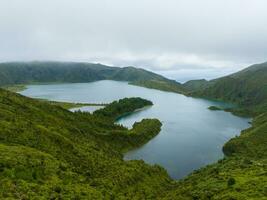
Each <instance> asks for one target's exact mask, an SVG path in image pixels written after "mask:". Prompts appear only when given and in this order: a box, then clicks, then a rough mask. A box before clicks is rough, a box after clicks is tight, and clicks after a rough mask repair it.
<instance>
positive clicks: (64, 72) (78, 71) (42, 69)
mask: <svg viewBox="0 0 267 200" xmlns="http://www.w3.org/2000/svg"><path fill="white" fill-rule="evenodd" d="M97 80H117V81H129V82H132V81H143V80H161V81H166V80H168V79H166V78H164V77H163V76H160V75H158V74H155V73H152V72H149V71H146V70H144V69H139V68H134V67H125V68H119V67H109V66H105V65H101V64H91V63H75V62H13V63H1V64H0V86H6V85H16V84H30V83H50V82H54V83H57V82H58V83H62V82H69V83H74V82H79V83H82V82H91V81H97Z"/></svg>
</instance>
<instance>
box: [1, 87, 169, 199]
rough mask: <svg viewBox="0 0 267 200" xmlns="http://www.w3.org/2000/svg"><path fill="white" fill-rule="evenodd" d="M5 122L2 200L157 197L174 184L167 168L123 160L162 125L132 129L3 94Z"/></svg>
mask: <svg viewBox="0 0 267 200" xmlns="http://www.w3.org/2000/svg"><path fill="white" fill-rule="evenodd" d="M145 103H146V102H145ZM134 104H135V102H132V105H133V106H134V108H136V106H135V105H134ZM136 105H138V107H140V105H141V104H140V100H138V102H137V104H136ZM127 109H128V108H127ZM0 119H1V120H0V152H1V153H0V185H1V187H0V199H5V198H7V199H112V198H114V197H115V196H116V197H117V198H119V197H121V199H125V197H128V198H131V199H134V198H135V197H136V199H138V198H139V199H142V198H144V197H145V196H147V197H148V196H149V197H151V198H153V197H154V198H155V197H156V196H158V195H161V193H162V194H163V193H164V191H167V190H168V188H169V186H170V185H171V184H170V179H169V178H168V176H167V174H166V172H165V171H164V170H163V169H162V168H160V167H157V166H152V167H151V166H148V165H146V164H144V162H143V161H129V162H124V161H123V160H122V154H121V150H122V149H125V148H129V147H134V146H136V145H137V146H138V145H141V144H142V143H144V142H146V141H148V140H149V139H150V138H151V137H153V135H155V134H157V133H158V132H159V130H160V126H161V124H160V122H159V121H158V120H152V119H151V120H148V119H146V120H143V121H142V122H140V123H136V124H135V125H134V127H133V129H131V130H128V129H126V128H124V127H121V126H118V125H115V124H113V122H110V120H106V119H105V118H103V117H98V116H95V115H92V114H88V113H80V112H77V113H72V112H69V111H67V110H64V109H62V108H61V107H57V106H52V105H50V104H49V103H46V102H39V101H37V100H32V99H29V98H26V97H23V96H21V95H17V94H13V93H10V92H7V91H4V90H1V89H0ZM140 188H141V189H140Z"/></svg>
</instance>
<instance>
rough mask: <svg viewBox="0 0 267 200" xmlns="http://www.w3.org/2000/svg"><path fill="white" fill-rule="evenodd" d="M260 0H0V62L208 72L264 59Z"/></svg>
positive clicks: (194, 74)
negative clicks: (41, 61) (38, 62)
mask: <svg viewBox="0 0 267 200" xmlns="http://www.w3.org/2000/svg"><path fill="white" fill-rule="evenodd" d="M266 9H267V1H266V0H0V62H4V61H24V60H25V61H28V60H60V61H86V62H100V63H103V64H108V65H114V66H129V65H133V66H138V67H142V68H146V69H149V70H152V71H155V72H158V73H161V74H163V75H166V76H168V77H170V78H174V79H177V80H179V81H184V80H187V79H191V78H201V77H203V78H213V77H217V76H220V75H224V74H228V73H230V72H234V71H237V70H239V69H241V68H244V67H246V66H247V65H250V64H253V63H259V62H264V61H267V11H266Z"/></svg>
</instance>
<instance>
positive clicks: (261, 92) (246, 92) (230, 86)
mask: <svg viewBox="0 0 267 200" xmlns="http://www.w3.org/2000/svg"><path fill="white" fill-rule="evenodd" d="M202 83H204V82H202ZM189 90H190V89H189ZM191 91H192V90H191ZM191 94H192V95H193V96H201V97H207V98H212V99H219V100H224V101H228V102H233V103H237V104H238V105H240V106H241V107H243V108H246V109H247V110H248V112H250V113H252V114H254V115H256V114H259V113H260V112H261V110H262V109H263V107H267V63H262V64H257V65H252V66H250V67H248V68H246V69H244V70H242V71H240V72H237V73H234V74H231V75H229V76H225V77H222V78H219V79H214V80H211V81H209V82H206V84H203V85H202V88H199V90H193V93H191Z"/></svg>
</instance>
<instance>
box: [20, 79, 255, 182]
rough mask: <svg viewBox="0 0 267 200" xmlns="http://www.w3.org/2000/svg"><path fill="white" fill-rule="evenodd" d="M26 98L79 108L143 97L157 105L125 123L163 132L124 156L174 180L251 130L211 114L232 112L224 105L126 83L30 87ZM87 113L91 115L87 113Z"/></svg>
mask: <svg viewBox="0 0 267 200" xmlns="http://www.w3.org/2000/svg"><path fill="white" fill-rule="evenodd" d="M20 93H21V94H23V95H25V96H29V97H33V98H42V99H49V100H54V101H65V102H76V103H109V102H112V101H113V100H118V99H121V98H124V97H142V98H145V99H148V100H151V101H152V102H153V103H154V105H153V106H152V107H149V108H147V109H144V110H142V111H139V112H135V113H133V114H132V115H128V116H126V117H124V118H122V119H120V120H119V121H118V122H117V123H121V124H123V125H125V126H127V127H131V126H132V124H133V123H134V122H135V121H140V120H141V119H143V118H158V119H159V120H160V121H161V122H162V124H163V126H162V130H161V132H160V133H159V135H157V136H156V137H155V138H153V139H152V140H150V141H149V142H148V143H147V144H145V145H143V146H142V147H140V148H138V149H135V150H132V151H130V152H128V153H126V154H125V159H126V160H130V159H143V160H144V161H146V162H147V163H150V164H158V165H161V166H162V167H164V168H165V169H166V170H167V171H168V173H169V175H170V176H171V177H172V178H174V179H180V178H183V177H184V176H186V175H188V174H189V173H190V172H192V171H193V170H196V169H199V168H200V167H203V166H205V165H207V164H210V163H213V162H216V161H217V160H219V159H221V158H223V153H222V147H223V144H224V143H225V142H226V141H228V140H229V139H230V138H232V137H234V136H235V135H239V133H240V131H241V130H243V129H246V128H248V127H249V126H250V125H249V122H250V119H248V118H241V117H236V116H234V115H232V114H230V113H227V112H224V111H211V110H209V109H208V107H209V106H212V105H214V106H228V105H227V104H225V103H222V102H215V101H209V100H204V99H196V98H191V97H186V96H183V95H180V94H176V93H170V92H163V91H158V90H154V89H147V88H142V87H138V86H133V85H128V83H126V82H117V81H97V82H92V83H68V84H49V85H29V86H27V89H26V90H24V91H22V92H20ZM84 110H86V109H84Z"/></svg>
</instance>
